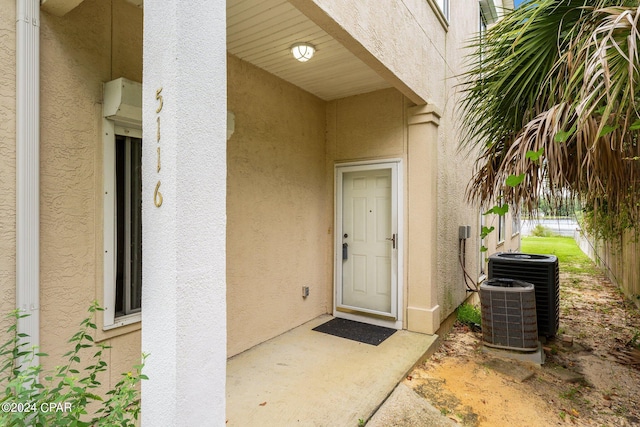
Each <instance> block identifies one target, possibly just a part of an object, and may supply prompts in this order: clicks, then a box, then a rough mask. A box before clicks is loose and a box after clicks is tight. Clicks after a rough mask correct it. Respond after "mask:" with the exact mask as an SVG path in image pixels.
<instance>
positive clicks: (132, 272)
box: [115, 135, 142, 318]
mask: <svg viewBox="0 0 640 427" xmlns="http://www.w3.org/2000/svg"><path fill="white" fill-rule="evenodd" d="M141 162H142V140H140V139H138V138H131V137H124V136H120V135H117V136H116V165H115V166H116V194H115V198H116V238H115V240H116V288H115V291H116V295H115V317H116V318H117V317H121V316H126V315H129V314H132V313H136V312H139V311H140V308H141V307H142V167H141Z"/></svg>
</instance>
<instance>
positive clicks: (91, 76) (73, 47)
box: [40, 0, 142, 387]
mask: <svg viewBox="0 0 640 427" xmlns="http://www.w3.org/2000/svg"><path fill="white" fill-rule="evenodd" d="M112 18H113V19H112ZM112 31H115V33H112ZM141 38H142V11H141V10H140V9H138V8H136V7H134V6H132V5H130V4H129V3H127V2H125V1H124V0H114V1H113V3H112V2H111V1H104V0H86V1H84V2H83V3H82V4H81V5H80V6H78V7H77V8H75V9H73V10H72V11H71V12H69V13H68V14H67V15H65V16H64V17H61V18H59V17H55V16H52V15H49V14H47V13H42V14H41V47H40V51H41V67H40V69H41V79H40V80H41V102H40V105H41V117H42V119H41V124H40V128H41V141H40V168H41V172H40V176H41V178H40V186H41V196H40V220H41V226H40V229H41V230H40V253H41V255H40V259H41V265H40V278H41V279H40V302H41V304H40V305H41V320H40V324H41V327H40V335H41V347H42V349H43V351H45V352H47V353H48V354H50V357H47V358H44V359H43V363H44V365H45V367H48V368H51V367H53V366H55V365H57V364H60V362H61V359H60V358H59V357H60V356H61V355H62V354H63V353H64V352H66V351H67V350H68V349H69V348H68V344H66V341H67V340H68V339H69V338H70V337H71V335H72V334H73V333H74V332H75V331H76V330H77V328H78V325H79V323H80V321H81V320H82V319H83V318H84V317H85V316H86V310H87V308H88V306H89V304H90V302H91V301H92V300H94V299H97V300H98V301H100V302H101V303H102V304H103V305H104V304H105V302H104V301H103V299H102V289H103V267H102V265H103V259H102V253H103V250H102V247H103V237H102V235H103V223H102V211H103V206H102V203H103V196H102V174H103V166H102V152H103V147H102V84H103V83H104V82H106V81H109V80H111V79H113V78H117V77H126V78H129V79H131V80H136V81H141V79H142V45H141ZM99 316H101V315H100V314H99ZM97 320H98V322H97V323H98V324H102V322H101V319H97ZM122 332H123V330H115V331H111V332H109V333H108V334H104V333H102V332H99V333H98V335H97V337H96V338H98V339H104V338H112V339H110V340H109V344H110V345H111V346H112V347H113V348H112V349H111V350H109V351H107V352H106V354H105V360H106V361H107V363H110V362H115V363H113V365H112V366H110V368H111V369H110V372H109V374H108V378H107V379H103V380H102V381H103V385H104V386H105V387H109V386H113V385H114V384H115V383H116V382H117V381H119V379H120V378H119V375H120V373H121V372H123V371H128V370H130V369H131V366H132V365H133V364H135V363H137V362H138V361H139V356H140V332H139V331H136V332H134V333H131V334H125V335H121V333H122Z"/></svg>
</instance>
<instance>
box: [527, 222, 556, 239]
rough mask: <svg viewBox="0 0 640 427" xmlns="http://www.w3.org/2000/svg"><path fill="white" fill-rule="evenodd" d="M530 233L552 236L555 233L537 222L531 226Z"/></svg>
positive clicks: (539, 235) (538, 235) (537, 235)
mask: <svg viewBox="0 0 640 427" xmlns="http://www.w3.org/2000/svg"><path fill="white" fill-rule="evenodd" d="M531 235H532V236H536V237H553V236H555V235H556V234H555V233H554V232H553V231H551V229H550V228H548V227H545V226H544V225H541V224H538V225H536V226H535V227H534V228H533V230H531Z"/></svg>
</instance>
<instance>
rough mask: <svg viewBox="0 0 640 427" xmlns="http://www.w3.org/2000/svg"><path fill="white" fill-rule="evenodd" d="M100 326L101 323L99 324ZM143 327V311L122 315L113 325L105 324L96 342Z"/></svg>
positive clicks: (97, 335)
mask: <svg viewBox="0 0 640 427" xmlns="http://www.w3.org/2000/svg"><path fill="white" fill-rule="evenodd" d="M98 327H100V325H98ZM141 329H142V313H135V314H130V315H128V316H121V317H118V318H117V319H116V321H115V322H114V323H113V324H111V325H103V326H102V328H101V330H99V331H98V333H97V334H96V337H95V340H96V342H100V341H105V340H109V339H112V338H115V337H117V336H120V335H125V334H129V333H131V332H135V331H139V330H141Z"/></svg>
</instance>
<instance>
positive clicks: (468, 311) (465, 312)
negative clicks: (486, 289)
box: [456, 303, 482, 328]
mask: <svg viewBox="0 0 640 427" xmlns="http://www.w3.org/2000/svg"><path fill="white" fill-rule="evenodd" d="M456 315H457V319H458V321H459V322H460V323H464V324H465V325H467V326H470V327H472V328H474V327H478V326H480V324H481V323H482V314H481V313H480V309H479V308H478V307H476V306H474V305H471V304H467V303H465V304H462V305H461V306H460V307H458V309H457V311H456Z"/></svg>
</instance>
